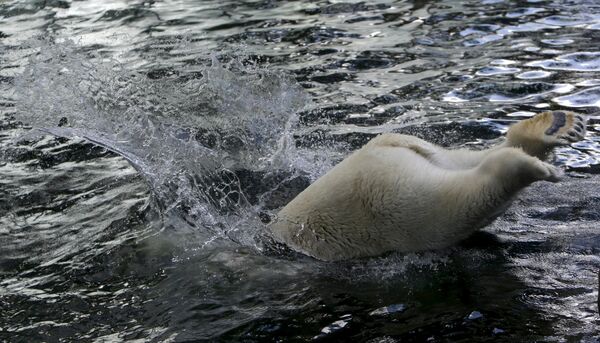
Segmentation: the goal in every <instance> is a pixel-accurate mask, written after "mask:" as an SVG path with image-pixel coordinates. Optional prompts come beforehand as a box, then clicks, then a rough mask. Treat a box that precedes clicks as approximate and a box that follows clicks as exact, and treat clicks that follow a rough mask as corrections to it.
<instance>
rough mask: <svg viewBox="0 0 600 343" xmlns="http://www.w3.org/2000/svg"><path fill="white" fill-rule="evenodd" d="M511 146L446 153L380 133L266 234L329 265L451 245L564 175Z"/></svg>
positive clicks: (291, 206) (311, 189)
mask: <svg viewBox="0 0 600 343" xmlns="http://www.w3.org/2000/svg"><path fill="white" fill-rule="evenodd" d="M515 130H523V128H517V127H516V126H515V128H514V129H513V131H515ZM532 134H539V133H536V132H534V133H532ZM512 146H518V144H517V142H515V141H511V140H510V139H509V140H507V141H506V142H504V143H503V144H501V145H499V146H497V147H494V148H491V149H488V150H482V151H472V150H466V149H459V150H447V149H444V148H441V147H438V146H436V145H434V144H431V143H429V142H426V141H424V140H421V139H419V138H416V137H413V136H407V135H400V134H383V135H380V136H378V137H376V138H374V139H372V140H371V141H370V142H369V143H368V144H366V145H365V146H364V147H363V148H361V149H360V150H358V151H356V152H354V153H353V154H352V155H350V156H349V157H347V158H346V159H345V160H344V161H342V162H341V163H339V164H338V165H337V166H335V167H334V168H333V169H331V170H330V171H329V172H328V173H327V174H325V175H324V176H322V177H321V178H320V179H318V180H317V181H316V182H315V183H313V184H312V185H311V186H310V187H308V188H307V189H306V190H304V191H303V192H302V193H300V194H299V195H298V196H297V197H296V198H295V199H294V200H292V201H291V202H290V203H289V204H288V205H287V206H285V207H284V208H283V209H282V210H281V211H280V212H279V214H278V215H277V218H276V220H275V222H274V223H272V224H271V226H270V227H271V231H272V233H273V236H274V237H275V238H276V239H278V240H280V241H282V242H285V243H286V244H287V245H289V246H290V247H291V248H293V249H295V250H297V251H300V252H303V253H305V254H307V255H310V256H313V257H316V258H318V259H321V260H328V261H332V260H342V259H350V258H357V257H366V256H374V255H380V254H382V253H384V252H387V251H392V250H395V251H402V252H412V251H420V250H429V249H439V248H444V247H447V246H450V245H453V244H455V243H457V242H458V241H460V240H463V239H464V238H466V237H468V236H469V235H470V234H472V233H473V232H474V231H475V230H477V229H479V228H481V227H483V226H485V225H487V224H488V223H489V222H490V221H491V220H493V219H494V218H495V217H496V216H497V215H498V214H500V213H502V211H503V210H504V209H505V208H506V207H507V206H508V205H509V204H510V202H511V200H512V199H513V198H514V196H515V195H516V194H517V192H518V191H519V190H521V189H523V188H524V187H526V186H527V185H529V184H531V183H532V182H535V181H539V180H547V181H557V180H558V178H559V176H560V175H561V171H560V170H559V169H557V168H556V167H554V166H552V165H550V164H547V163H545V162H542V161H541V160H540V159H538V158H536V157H533V156H530V155H528V154H526V153H525V152H524V151H523V150H521V149H520V148H515V147H512ZM549 146H552V145H551V144H549ZM523 149H524V150H527V147H526V146H525V147H523Z"/></svg>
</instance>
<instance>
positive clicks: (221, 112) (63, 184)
mask: <svg viewBox="0 0 600 343" xmlns="http://www.w3.org/2000/svg"><path fill="white" fill-rule="evenodd" d="M0 17H1V18H2V20H1V21H0V32H1V33H0V39H1V45H0V51H1V55H0V60H1V66H2V69H1V70H0V89H1V92H0V97H1V99H0V111H2V117H1V119H0V185H1V188H0V190H1V191H0V242H1V246H2V249H0V311H1V313H2V315H1V316H0V340H4V341H10V342H31V341H42V340H44V341H94V342H104V341H160V342H162V341H176V342H183V341H222V342H239V341H245V342H258V341H278V340H279V341H286V342H287V341H311V340H315V341H349V340H354V341H368V342H396V341H419V342H420V341H425V340H429V341H448V340H450V341H474V340H475V341H488V340H490V341H491V340H499V341H508V340H512V341H515V340H516V341H583V342H597V341H598V339H600V337H599V336H600V331H599V329H598V327H599V324H600V318H599V317H598V308H597V297H598V288H597V285H598V276H597V272H598V269H599V264H600V257H599V256H598V255H599V252H600V237H599V234H598V232H597V228H598V224H599V223H600V215H599V214H598V206H600V200H599V199H600V198H598V193H599V191H600V187H599V186H598V181H599V178H598V176H597V173H598V170H599V169H598V165H599V164H600V146H599V144H600V142H599V140H600V136H599V135H598V134H597V132H598V130H600V123H599V121H598V120H599V119H600V117H599V116H598V114H597V113H598V107H599V106H600V91H599V89H598V86H600V51H599V50H598V48H597V46H598V42H599V40H600V5H599V4H597V3H596V2H595V1H584V0H582V1H548V0H536V1H533V0H531V1H501V0H500V1H487V0H486V1H475V0H469V1H444V2H433V1H421V0H415V1H395V2H392V1H375V0H372V1H365V2H339V1H331V2H327V1H317V2H314V1H312V2H309V1H243V2H242V1H225V2H224V1H203V2H201V3H197V2H192V1H163V2H158V1H127V2H125V1H110V2H102V3H99V2H94V1H27V2H23V1H4V2H2V3H0ZM546 109H572V110H577V111H580V112H582V113H586V114H588V115H589V116H590V123H589V125H588V135H587V136H586V139H585V140H584V141H582V142H578V143H576V144H573V145H572V146H570V147H565V148H561V149H559V150H558V151H557V154H556V162H555V163H556V164H558V165H561V166H563V167H564V168H566V169H567V171H568V172H567V177H566V179H565V180H564V181H563V182H561V183H559V184H546V183H540V184H536V185H534V186H533V187H531V188H530V189H528V190H527V191H526V192H524V193H523V194H522V195H521V196H520V197H519V199H518V200H517V201H516V203H515V204H514V206H512V207H511V208H510V209H509V210H508V212H507V213H506V214H505V215H503V216H502V217H501V218H500V219H499V220H498V221H496V222H495V223H494V224H492V225H491V226H490V227H488V228H486V229H485V230H484V231H483V232H482V233H480V234H478V235H476V237H474V238H473V239H471V240H469V241H468V242H465V243H464V244H462V245H461V246H459V247H455V248H452V249H448V250H445V251H439V252H426V253H421V254H409V255H402V254H389V255H386V256H383V257H378V258H372V259H367V260H361V261H349V262H344V263H322V262H318V261H314V260H312V259H310V258H307V257H303V256H300V255H295V254H293V253H289V252H285V251H279V250H278V249H277V248H276V247H273V246H272V245H271V244H270V242H269V240H268V239H266V238H265V237H264V235H263V233H264V223H263V221H268V220H269V217H270V216H273V215H274V214H275V213H276V211H277V209H278V208H280V207H281V206H283V205H285V203H286V202H287V201H289V200H290V199H291V198H293V196H294V195H295V194H297V193H298V192H299V191H301V190H302V189H303V188H304V187H306V186H307V185H308V184H309V183H310V182H311V181H312V180H315V179H316V178H317V177H318V176H319V175H322V174H323V173H324V172H326V171H327V170H328V169H329V168H330V167H331V166H332V165H333V164H335V163H336V162H338V161H340V160H341V159H342V158H343V157H344V156H345V155H346V154H348V153H349V152H350V151H352V150H353V149H356V148H358V147H360V146H361V145H362V144H363V143H364V142H366V141H367V140H368V139H369V138H371V137H373V136H374V135H376V134H378V133H381V132H390V131H394V132H405V133H411V134H415V135H418V136H420V137H424V138H426V139H428V140H431V141H434V142H436V143H438V144H442V145H445V146H452V147H459V146H470V147H473V148H480V147H483V146H487V145H490V144H493V143H494V142H496V141H497V140H498V139H499V137H500V135H501V134H502V133H503V132H505V131H506V128H507V125H509V124H510V123H511V122H513V121H514V120H518V119H522V118H527V117H530V116H532V115H534V114H535V113H537V112H539V111H542V110H546ZM31 127H33V128H34V129H33V130H31V129H30V128H31Z"/></svg>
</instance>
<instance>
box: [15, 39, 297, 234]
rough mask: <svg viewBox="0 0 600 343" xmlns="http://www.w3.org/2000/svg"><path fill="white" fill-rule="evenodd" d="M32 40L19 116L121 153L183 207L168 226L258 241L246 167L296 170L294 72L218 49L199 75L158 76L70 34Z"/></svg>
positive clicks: (164, 202) (19, 84)
mask: <svg viewBox="0 0 600 343" xmlns="http://www.w3.org/2000/svg"><path fill="white" fill-rule="evenodd" d="M30 46H31V49H32V51H34V53H33V54H32V55H31V56H30V57H29V60H28V63H27V65H26V67H25V69H24V71H23V73H22V74H21V75H20V76H19V77H18V78H17V79H16V81H15V86H16V97H17V117H18V119H19V120H21V121H22V122H24V123H27V124H29V125H31V126H32V127H34V128H37V129H39V130H42V131H44V132H48V133H52V134H55V135H59V136H64V137H79V138H84V139H86V140H88V141H91V142H94V143H96V144H100V145H102V146H104V147H106V148H108V149H110V150H112V151H114V152H117V153H118V154H120V155H122V156H123V157H124V158H126V159H127V160H128V161H129V162H130V163H131V164H132V165H133V166H134V167H135V168H136V169H137V170H138V171H139V172H140V173H141V174H142V175H143V176H144V178H145V180H146V181H147V183H148V185H149V187H150V189H151V190H152V193H153V195H154V197H155V199H156V203H157V204H158V205H159V206H160V208H161V209H162V212H163V214H167V215H169V214H175V215H174V216H168V218H170V220H171V221H170V224H169V225H170V226H188V227H194V228H197V227H201V228H202V229H203V230H196V231H201V232H202V233H204V234H205V242H211V241H213V240H214V239H215V238H219V237H228V238H230V239H232V240H234V241H237V242H242V243H244V242H248V241H250V240H251V239H252V237H253V236H254V234H255V231H256V230H257V228H258V227H260V225H256V222H255V219H253V218H254V217H256V216H255V209H254V207H253V205H252V204H250V203H249V201H248V199H247V197H246V194H244V192H243V190H242V187H241V184H240V180H239V178H238V172H239V171H240V170H250V171H253V172H268V171H272V170H284V171H288V172H292V173H293V172H294V171H295V170H296V169H297V162H298V161H300V160H301V159H300V158H296V157H295V156H299V155H301V154H296V153H295V149H296V148H295V145H294V144H293V136H292V134H293V130H294V128H295V127H296V124H297V115H296V113H297V112H299V111H300V110H301V109H302V108H304V107H305V106H306V104H307V102H308V97H307V96H306V94H305V93H304V91H303V90H302V88H301V87H300V86H299V85H298V84H297V83H296V82H295V80H293V79H292V78H291V77H289V76H287V75H286V74H284V73H281V72H277V71H271V70H266V69H259V68H257V67H256V66H252V65H250V66H249V65H244V64H243V63H242V62H240V61H238V60H235V59H228V58H226V57H225V56H217V55H214V56H213V57H212V61H210V63H208V61H207V62H206V66H205V67H203V69H202V71H201V76H198V75H197V74H193V75H187V74H186V73H185V72H182V73H178V75H175V76H168V77H163V78H160V79H157V80H156V79H153V78H151V77H149V75H148V73H144V72H137V71H136V72H132V71H129V70H127V68H126V67H125V66H124V65H123V64H121V63H120V62H118V61H117V60H115V59H110V58H108V59H107V58H104V59H101V58H99V57H98V56H96V55H94V54H92V53H89V52H88V53H86V52H84V51H83V50H82V49H81V47H79V46H78V45H77V44H76V43H74V42H72V41H65V42H61V43H54V42H51V41H49V40H36V41H33V42H31V43H30ZM223 61H224V62H223ZM173 218H176V219H173ZM182 219H183V220H182ZM169 225H166V226H169Z"/></svg>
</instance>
